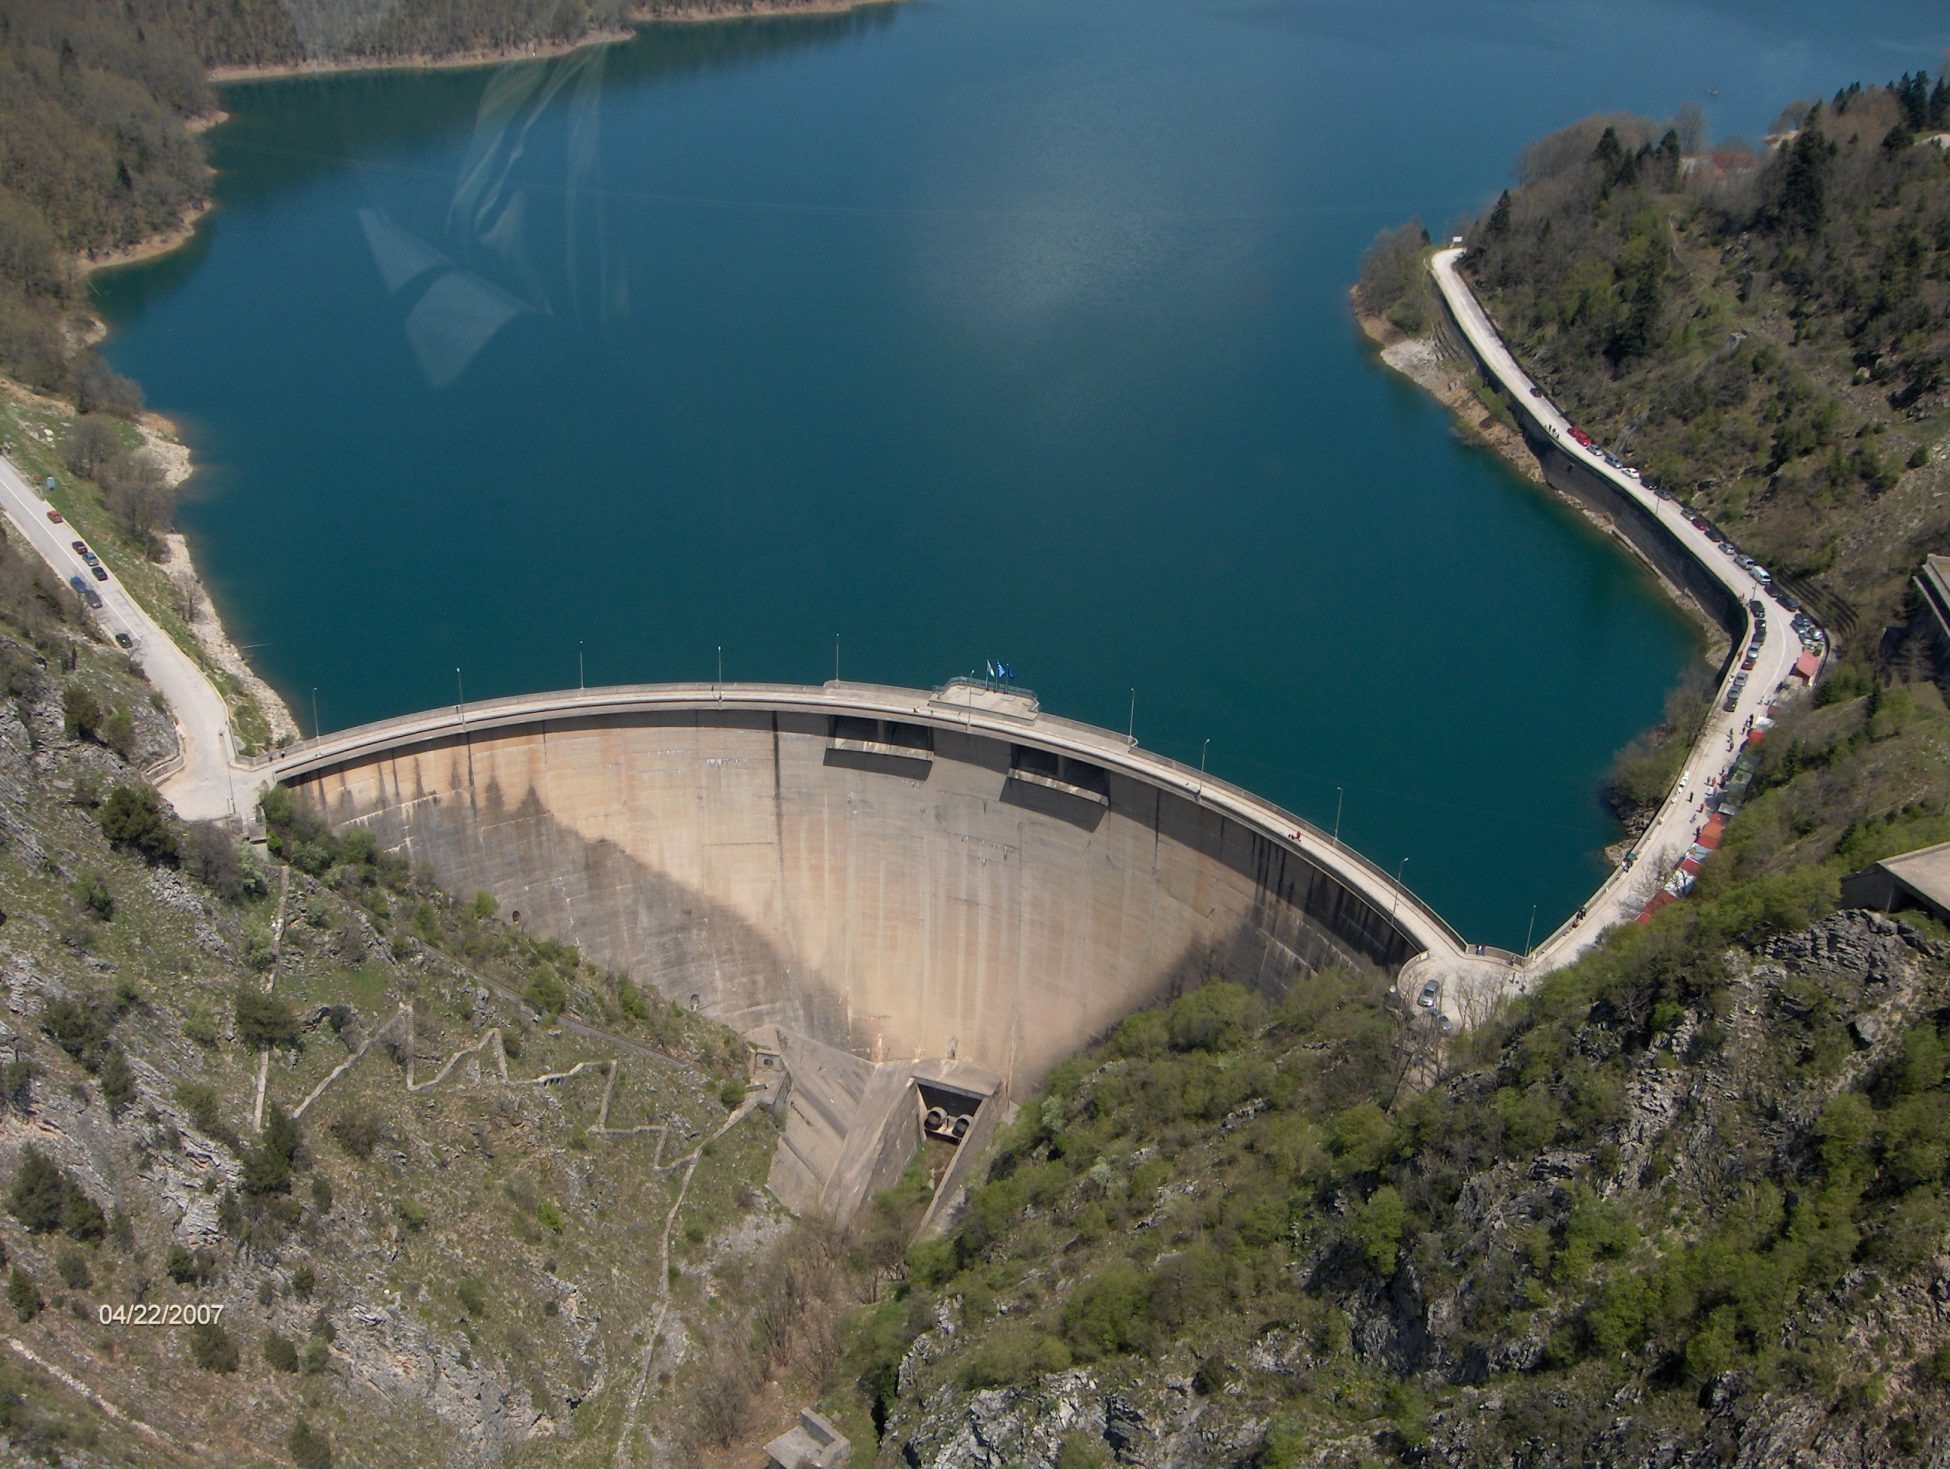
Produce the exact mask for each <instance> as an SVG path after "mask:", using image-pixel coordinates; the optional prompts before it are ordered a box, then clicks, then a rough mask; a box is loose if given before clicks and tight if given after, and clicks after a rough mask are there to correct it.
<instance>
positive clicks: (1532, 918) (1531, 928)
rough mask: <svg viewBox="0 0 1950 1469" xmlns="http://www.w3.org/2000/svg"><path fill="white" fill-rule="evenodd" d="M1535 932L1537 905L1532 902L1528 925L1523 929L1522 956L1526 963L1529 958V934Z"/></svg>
mask: <svg viewBox="0 0 1950 1469" xmlns="http://www.w3.org/2000/svg"><path fill="white" fill-rule="evenodd" d="M1536 932H1537V905H1536V904H1535V903H1532V904H1531V905H1530V926H1529V927H1528V928H1526V929H1525V930H1524V931H1523V957H1524V961H1525V962H1526V963H1528V962H1529V960H1530V938H1531V935H1532V934H1534V933H1536Z"/></svg>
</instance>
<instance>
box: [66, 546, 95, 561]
mask: <svg viewBox="0 0 1950 1469" xmlns="http://www.w3.org/2000/svg"><path fill="white" fill-rule="evenodd" d="M68 544H69V545H70V546H73V547H74V553H75V555H77V556H79V557H80V558H81V559H82V560H84V561H86V560H87V559H88V557H89V556H90V555H91V554H92V553H91V552H90V551H89V549H88V543H87V542H86V541H69V542H68Z"/></svg>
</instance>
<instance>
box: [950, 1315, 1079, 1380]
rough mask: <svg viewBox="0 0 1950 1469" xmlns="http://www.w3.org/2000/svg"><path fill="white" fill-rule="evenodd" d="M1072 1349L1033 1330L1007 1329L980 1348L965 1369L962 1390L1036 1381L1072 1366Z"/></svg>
mask: <svg viewBox="0 0 1950 1469" xmlns="http://www.w3.org/2000/svg"><path fill="white" fill-rule="evenodd" d="M1070 1360H1071V1359H1070V1349H1069V1348H1068V1347H1066V1346H1064V1344H1063V1343H1062V1342H1060V1341H1058V1340H1057V1339H1056V1338H1055V1337H1053V1336H1051V1335H1050V1334H1049V1333H1048V1332H1046V1331H1038V1330H1036V1328H1034V1327H1032V1326H1005V1327H1003V1328H1002V1329H1001V1330H1000V1331H997V1332H996V1333H995V1334H994V1335H992V1336H990V1337H989V1339H988V1340H987V1341H985V1342H983V1343H982V1344H981V1345H980V1346H978V1347H977V1348H976V1349H975V1350H974V1352H972V1353H971V1354H970V1355H969V1359H968V1363H967V1365H966V1366H964V1367H963V1368H962V1373H961V1381H962V1386H963V1387H968V1388H985V1387H1007V1386H1017V1385H1021V1384H1025V1383H1030V1382H1033V1381H1035V1379H1037V1378H1039V1377H1044V1376H1047V1375H1048V1374H1050V1373H1052V1372H1062V1371H1064V1370H1065V1369H1066V1368H1068V1367H1069V1365H1070Z"/></svg>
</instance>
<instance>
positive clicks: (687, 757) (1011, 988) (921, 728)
mask: <svg viewBox="0 0 1950 1469" xmlns="http://www.w3.org/2000/svg"><path fill="white" fill-rule="evenodd" d="M270 773H271V774H272V775H273V777H274V778H275V779H277V780H279V781H280V782H282V783H283V784H284V785H285V786H287V787H288V788H289V789H290V790H291V791H292V792H293V793H294V794H295V795H297V796H299V797H300V798H301V799H303V800H305V801H307V802H309V803H311V804H312V805H313V806H314V807H315V808H316V809H317V810H318V811H319V812H320V813H321V814H323V815H324V816H325V818H326V819H327V820H328V821H330V822H331V823H332V824H333V825H334V826H337V827H341V828H344V827H350V826H358V827H362V828H364V829H366V830H368V831H371V832H372V833H373V834H374V836H376V837H377V838H378V840H379V842H380V844H381V845H382V846H383V847H385V848H387V849H388V850H393V851H399V852H403V853H405V854H407V855H408V856H410V857H411V858H413V859H414V860H415V861H423V862H426V863H428V864H430V865H431V867H432V869H433V871H434V872H435V873H436V874H437V876H438V877H439V878H440V880H441V881H442V882H443V883H444V884H445V885H446V886H447V887H448V888H449V889H450V890H452V891H454V892H459V893H468V892H476V891H484V892H488V893H491V894H492V895H493V896H494V897H495V898H496V899H497V900H498V901H499V902H500V904H501V907H502V909H503V911H505V912H510V913H512V914H516V915H519V917H520V921H521V922H522V923H523V924H524V925H526V926H528V927H530V928H532V929H534V930H535V931H537V932H540V933H544V934H547V935H548V936H550V937H552V938H555V939H558V940H560V941H562V942H565V943H571V944H574V945H576V946H578V947H579V948H580V949H581V951H582V952H583V953H585V954H586V955H588V956H589V957H590V958H591V959H593V960H594V961H596V962H597V963H600V964H603V965H606V966H609V967H612V968H616V969H621V970H625V971H627V972H628V973H630V974H631V975H633V976H634V977H635V978H637V979H638V980H639V981H642V982H645V983H648V984H651V985H654V986H655V987H656V988H657V989H658V990H659V991H660V992H661V993H662V994H664V995H665V996H666V997H667V998H669V999H670V1000H672V1001H673V1002H675V1003H677V1004H680V1005H684V1006H687V1007H690V1008H693V1009H696V1010H698V1011H699V1012H701V1013H703V1014H706V1015H709V1016H711V1017H713V1018H715V1019H717V1020H720V1021H722V1022H723V1023H725V1024H727V1025H729V1026H731V1027H733V1028H734V1029H736V1030H738V1031H740V1032H741V1033H743V1034H744V1035H745V1036H746V1037H747V1038H748V1039H749V1040H750V1041H751V1042H752V1044H753V1045H754V1047H755V1048H756V1052H757V1054H758V1056H759V1057H760V1059H761V1061H764V1062H766V1063H767V1064H768V1065H769V1067H771V1068H774V1069H783V1070H784V1071H785V1072H786V1073H788V1074H789V1077H790V1081H789V1083H788V1085H787V1086H786V1087H785V1088H783V1093H784V1094H783V1096H775V1098H774V1110H775V1115H778V1116H779V1118H780V1120H781V1122H782V1124H783V1128H784V1133H783V1139H782V1143H781V1146H780V1149H779V1154H778V1158H777V1161H776V1162H775V1166H774V1168H773V1185H774V1188H775V1191H776V1192H777V1193H778V1194H779V1196H780V1198H781V1199H783V1200H785V1201H786V1202H787V1203H788V1204H790V1205H791V1206H792V1207H794V1208H796V1209H804V1210H812V1211H816V1212H819V1213H822V1214H827V1215H830V1216H833V1217H844V1216H845V1215H846V1214H848V1213H850V1212H851V1211H852V1210H853V1209H854V1208H855V1207H857V1206H858V1205H859V1204H860V1203H861V1202H863V1201H864V1200H865V1199H866V1198H868V1197H870V1196H871V1194H872V1193H873V1192H874V1191H875V1190H877V1189H880V1188H883V1187H885V1186H887V1185H888V1184H890V1183H892V1182H893V1181H894V1179H896V1178H898V1177H899V1176H900V1173H901V1171H902V1169H903V1168H905V1166H906V1165H907V1163H908V1161H909V1160H910V1159H911V1158H912V1157H913V1156H914V1154H915V1152H916V1150H917V1149H919V1148H922V1147H927V1148H930V1149H931V1150H933V1154H932V1156H933V1158H934V1162H933V1165H932V1171H935V1172H937V1173H938V1174H939V1175H940V1176H941V1178H942V1180H943V1183H944V1191H943V1193H942V1195H941V1198H942V1199H946V1198H948V1197H951V1196H952V1194H953V1193H954V1192H955V1191H956V1190H957V1188H958V1186H959V1183H960V1180H961V1178H962V1175H963V1174H965V1173H966V1171H967V1166H966V1161H965V1160H969V1159H972V1157H973V1156H974V1154H975V1153H976V1152H977V1151H979V1148H980V1145H981V1143H982V1142H983V1141H984V1140H985V1138H986V1137H987V1136H988V1135H989V1134H990V1132H991V1131H992V1130H993V1128H994V1127H995V1126H996V1125H997V1121H998V1119H999V1116H1000V1113H1001V1111H1002V1110H1003V1108H1004V1107H1006V1105H1007V1098H1008V1096H1009V1095H1010V1094H1011V1093H1014V1094H1017V1095H1021V1094H1024V1093H1026V1092H1027V1091H1029V1090H1032V1089H1034V1088H1035V1087H1036V1086H1037V1085H1039V1084H1040V1083H1041V1081H1042V1079H1043V1077H1044V1076H1045V1075H1047V1073H1048V1072H1049V1070H1050V1068H1051V1067H1053V1066H1054V1065H1055V1064H1056V1063H1057V1062H1058V1061H1060V1060H1062V1059H1064V1058H1065V1057H1067V1056H1069V1055H1070V1054H1072V1053H1073V1052H1075V1051H1076V1050H1078V1049H1079V1048H1080V1047H1082V1046H1084V1045H1085V1044H1087V1043H1088V1042H1090V1041H1091V1040H1092V1039H1094V1038H1096V1037H1097V1036H1099V1035H1101V1034H1103V1033H1105V1032H1106V1031H1108V1030H1109V1029H1110V1028H1111V1027H1112V1026H1114V1025H1115V1024H1116V1023H1117V1022H1118V1021H1119V1020H1121V1019H1122V1018H1123V1017H1124V1016H1125V1015H1127V1014H1129V1013H1130V1012H1131V1011H1133V1010H1135V1009H1138V1008H1140V1007H1142V1006H1144V1005H1147V1004H1151V1003H1155V1002H1157V1001H1159V1000H1163V999H1167V998H1169V997H1171V996H1172V995H1174V994H1177V993H1180V992H1182V991H1183V990H1185V989H1187V988H1191V987H1194V986H1196V985H1198V984H1200V983H1203V982H1204V981H1206V980H1207V979H1209V978H1212V977H1215V976H1217V977H1223V978H1227V979H1231V980H1235V981H1237V982H1239V983H1241V984H1243V985H1246V986H1248V987H1250V988H1253V989H1255V990H1257V991H1259V992H1261V993H1264V994H1267V995H1269V996H1275V997H1277V996H1278V995H1280V994H1283V993H1285V992H1286V991H1287V990H1288V989H1289V988H1290V987H1291V986H1293V985H1296V984H1304V983H1305V982H1306V981H1307V978H1308V976H1309V975H1311V974H1314V973H1316V972H1318V971H1319V970H1321V969H1323V968H1326V967H1328V966H1335V965H1339V966H1350V967H1356V968H1372V969H1375V970H1379V971H1381V972H1383V973H1386V974H1388V975H1390V976H1394V977H1403V976H1404V975H1409V976H1411V977H1412V981H1413V982H1414V983H1415V984H1417V985H1420V984H1422V983H1424V982H1425V981H1426V979H1427V978H1430V977H1433V978H1435V979H1437V980H1438V982H1439V983H1441V984H1443V985H1445V986H1446V985H1448V984H1450V983H1452V982H1454V983H1456V984H1458V985H1462V984H1468V985H1475V986H1481V985H1485V984H1493V985H1496V986H1507V985H1508V983H1509V982H1510V979H1511V977H1512V974H1513V971H1514V963H1515V956H1513V955H1506V954H1502V953H1500V952H1493V951H1492V952H1485V951H1481V950H1479V949H1476V948H1474V947H1472V946H1470V945H1467V944H1465V943H1464V942H1463V941H1462V940H1461V938H1460V937H1459V936H1458V935H1456V934H1455V933H1454V931H1453V930H1451V929H1450V928H1449V927H1448V925H1447V924H1445V923H1443V921H1442V920H1441V919H1440V917H1438V916H1437V915H1436V914H1435V913H1434V912H1433V911H1432V910H1430V909H1429V908H1428V907H1427V906H1426V905H1425V904H1423V903H1421V902H1420V901H1419V900H1418V899H1416V898H1415V897H1414V895H1413V894H1412V893H1409V892H1408V891H1406V890H1405V889H1403V888H1401V887H1399V886H1398V885H1397V884H1396V883H1395V882H1394V881H1393V880H1392V879H1391V878H1390V876H1389V875H1388V874H1387V873H1386V872H1384V871H1382V870H1381V869H1379V868H1377V867H1376V866H1375V865H1374V864H1373V863H1371V862H1368V861H1367V860H1366V859H1365V858H1363V857H1361V856H1360V855H1359V854H1358V853H1355V852H1353V851H1350V850H1349V849H1348V848H1346V847H1345V846H1343V845H1341V844H1340V843H1339V842H1338V841H1337V840H1335V839H1334V838H1333V837H1331V836H1329V835H1328V834H1326V833H1324V832H1321V831H1319V830H1318V829H1316V828H1314V827H1312V826H1310V825H1308V824H1307V823H1306V822H1304V821H1302V820H1300V819H1299V818H1298V817H1296V816H1294V815H1292V814H1291V813H1289V812H1285V811H1282V810H1280V809H1279V808H1278V807H1275V806H1273V805H1271V804H1270V803H1267V802H1264V801H1262V800H1260V799H1259V798H1258V797H1255V796H1253V795H1251V794H1250V793H1248V792H1245V791H1242V790H1240V789H1238V788H1237V787H1234V786H1230V785H1227V784H1226V783H1224V782H1222V781H1218V780H1213V779H1210V778H1209V777H1207V776H1206V775H1205V774H1204V773H1203V772H1201V771H1195V770H1191V769H1189V768H1187V767H1185V766H1182V765H1179V764H1177V763H1176V762H1173V761H1170V760H1166V759H1163V758H1161V757H1159V756H1157V755H1154V754H1151V753H1150V752H1148V751H1145V750H1142V749H1140V748H1138V747H1137V745H1136V744H1135V742H1134V741H1132V740H1130V739H1129V738H1128V737H1125V736H1121V735H1117V734H1113V733H1111V732H1110V731H1107V730H1102V729H1097V728H1094V727H1092V726H1089V725H1083V724H1077V723H1074V722H1072V721H1068V720H1062V719H1056V718H1052V717H1051V716H1049V715H1046V714H1044V713H1043V712H1042V710H1041V709H1040V708H1039V707H1038V705H1037V703H1036V701H1035V699H1034V697H1033V696H1032V695H1029V694H1027V693H1026V692H1024V691H1022V690H1016V689H1010V688H1005V687H999V686H995V685H989V684H982V683H977V682H972V681H967V680H958V681H955V682H952V683H950V684H948V685H945V686H944V687H942V688H940V689H936V690H933V691H920V690H910V689H895V688H884V687H878V686H871V685H858V684H840V683H834V684H828V685H825V686H824V687H820V688H811V687H801V686H790V685H730V684H727V685H708V684H707V685H653V686H640V687H627V688H611V689H588V690H574V691H567V692H563V693H558V694H544V695H529V696H523V697H519V698H513V699H504V700H497V701H494V702H491V703H485V704H477V705H468V706H453V707H450V708H447V709H443V710H436V711H430V712H428V713H425V714H420V715H414V716H410V717H408V718H405V719H397V720H390V721H387V722H385V723H381V724H376V725H368V726H365V727H362V728H360V729H354V730H348V731H344V732H342V733H339V734H335V735H333V736H331V737H330V738H327V739H323V740H314V741H311V742H309V743H307V744H304V745H300V746H296V747H294V748H292V749H290V750H287V751H284V752H282V753H281V754H279V755H278V756H277V757H275V758H274V760H273V762H272V767H271V772H270Z"/></svg>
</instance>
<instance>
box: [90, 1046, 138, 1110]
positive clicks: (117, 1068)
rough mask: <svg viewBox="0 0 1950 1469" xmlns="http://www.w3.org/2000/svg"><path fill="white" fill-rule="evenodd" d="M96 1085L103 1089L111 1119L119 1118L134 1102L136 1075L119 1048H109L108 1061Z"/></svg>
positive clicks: (103, 1099)
mask: <svg viewBox="0 0 1950 1469" xmlns="http://www.w3.org/2000/svg"><path fill="white" fill-rule="evenodd" d="M96 1085H97V1086H99V1087H100V1088H101V1093H102V1101H103V1102H104V1103H106V1104H107V1106H108V1115H109V1116H110V1117H118V1118H119V1117H120V1116H121V1115H122V1109H123V1108H124V1107H126V1106H128V1105H129V1103H130V1102H131V1101H132V1100H134V1098H135V1073H134V1072H132V1071H131V1070H129V1058H128V1057H126V1056H124V1055H123V1054H122V1051H121V1048H120V1047H119V1046H112V1047H110V1048H109V1052H108V1059H107V1060H106V1061H104V1062H102V1069H101V1074H100V1077H99V1079H98V1081H97V1082H96Z"/></svg>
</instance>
